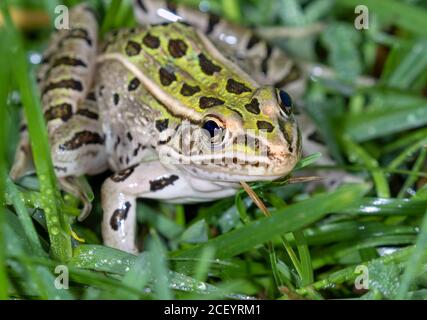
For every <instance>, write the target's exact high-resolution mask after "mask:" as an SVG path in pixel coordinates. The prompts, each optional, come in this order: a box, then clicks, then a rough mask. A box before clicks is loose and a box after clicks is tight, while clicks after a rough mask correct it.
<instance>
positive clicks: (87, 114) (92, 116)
mask: <svg viewBox="0 0 427 320" xmlns="http://www.w3.org/2000/svg"><path fill="white" fill-rule="evenodd" d="M76 114H78V115H81V116H83V117H86V118H89V119H94V120H97V119H98V118H99V116H98V114H97V113H95V112H93V111H90V110H88V109H79V110H77V112H76Z"/></svg>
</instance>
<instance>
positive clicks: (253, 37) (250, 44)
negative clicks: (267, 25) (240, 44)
mask: <svg viewBox="0 0 427 320" xmlns="http://www.w3.org/2000/svg"><path fill="white" fill-rule="evenodd" d="M260 41H261V39H260V38H259V37H258V36H257V35H256V34H255V33H253V34H252V35H251V37H250V38H249V41H248V44H247V45H246V49H247V50H250V49H252V48H253V47H254V46H255V45H256V44H257V43H259V42H260Z"/></svg>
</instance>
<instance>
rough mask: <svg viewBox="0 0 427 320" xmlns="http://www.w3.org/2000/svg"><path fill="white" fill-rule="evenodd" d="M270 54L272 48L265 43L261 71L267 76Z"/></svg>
mask: <svg viewBox="0 0 427 320" xmlns="http://www.w3.org/2000/svg"><path fill="white" fill-rule="evenodd" d="M272 53H273V47H272V46H271V45H270V44H268V43H267V45H266V53H265V56H264V59H262V62H261V71H262V72H263V73H264V74H267V72H268V61H269V60H270V57H271V54H272Z"/></svg>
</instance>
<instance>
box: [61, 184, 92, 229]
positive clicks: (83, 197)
mask: <svg viewBox="0 0 427 320" xmlns="http://www.w3.org/2000/svg"><path fill="white" fill-rule="evenodd" d="M58 181H59V184H60V186H61V189H62V190H64V191H65V192H68V193H69V194H71V195H72V196H74V197H75V198H77V199H79V200H80V201H81V202H82V203H83V208H82V210H81V213H80V215H79V217H78V220H79V221H83V220H84V219H86V218H87V217H88V215H89V213H90V211H91V210H92V203H91V199H90V198H89V196H88V192H87V190H86V189H87V188H86V185H84V184H83V183H82V180H79V178H78V177H63V178H58Z"/></svg>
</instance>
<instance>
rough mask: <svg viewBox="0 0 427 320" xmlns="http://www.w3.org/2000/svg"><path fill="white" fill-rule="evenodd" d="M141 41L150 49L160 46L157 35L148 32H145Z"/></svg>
mask: <svg viewBox="0 0 427 320" xmlns="http://www.w3.org/2000/svg"><path fill="white" fill-rule="evenodd" d="M142 43H143V44H145V45H146V46H147V47H148V48H151V49H157V48H158V47H160V39H159V38H158V37H154V36H153V35H151V34H150V33H149V32H147V33H146V35H145V36H144V38H143V39H142Z"/></svg>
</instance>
